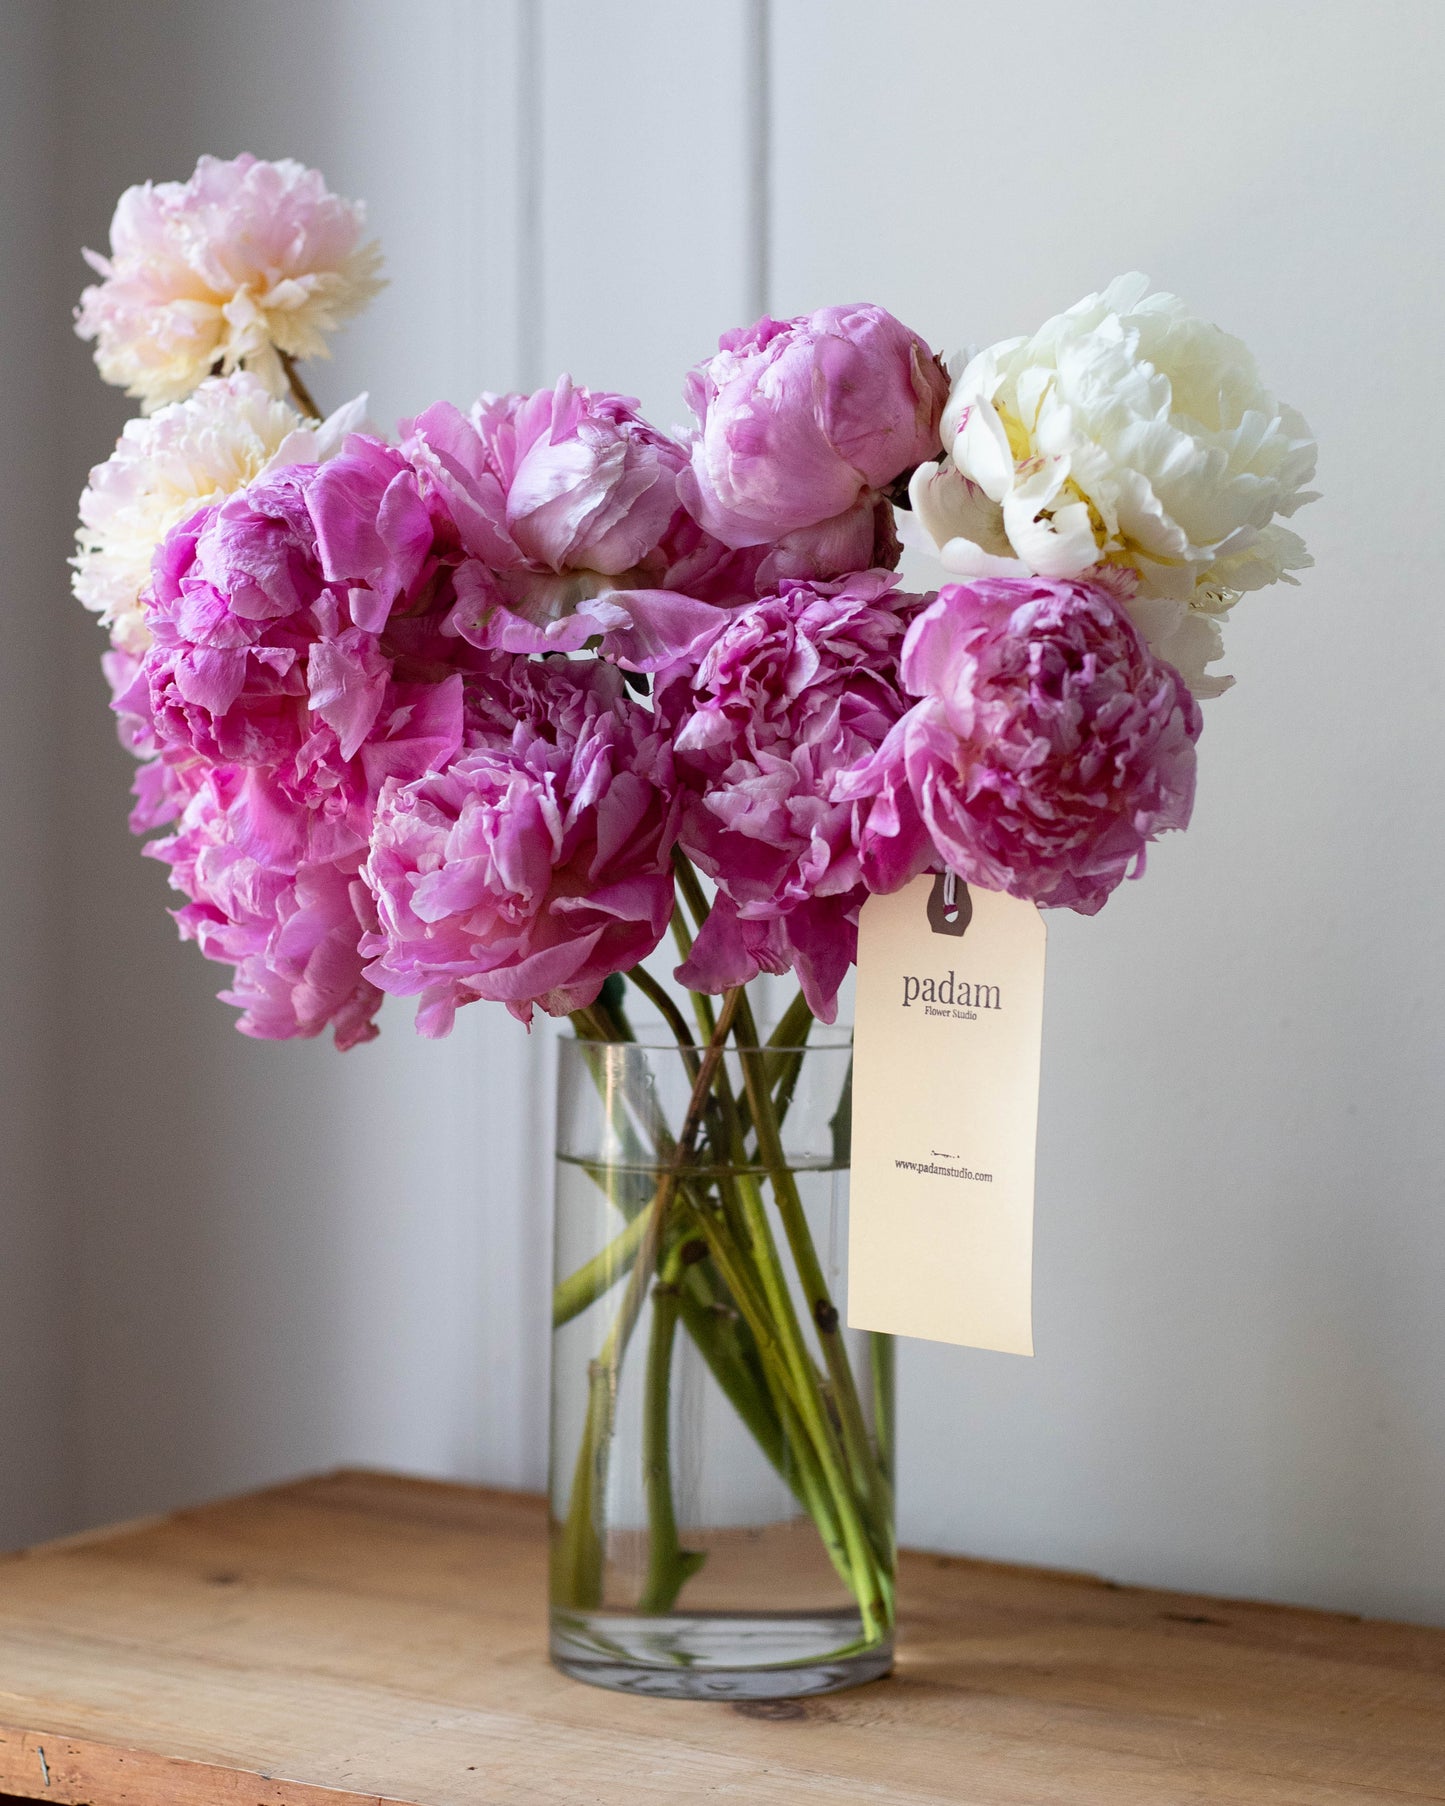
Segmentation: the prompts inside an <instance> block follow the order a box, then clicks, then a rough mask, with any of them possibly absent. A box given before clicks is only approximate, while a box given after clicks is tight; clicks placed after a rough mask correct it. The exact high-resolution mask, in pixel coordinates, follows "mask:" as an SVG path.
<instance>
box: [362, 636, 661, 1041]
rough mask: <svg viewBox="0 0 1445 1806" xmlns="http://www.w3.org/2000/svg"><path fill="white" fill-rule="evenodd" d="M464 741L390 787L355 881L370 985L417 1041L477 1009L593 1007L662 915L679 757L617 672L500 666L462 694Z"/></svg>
mask: <svg viewBox="0 0 1445 1806" xmlns="http://www.w3.org/2000/svg"><path fill="white" fill-rule="evenodd" d="M467 738H468V744H467V748H466V750H465V751H464V752H462V753H461V754H460V755H459V756H458V757H457V758H456V759H455V760H453V761H452V763H451V764H450V765H448V766H447V767H446V768H445V769H444V770H440V771H436V772H433V773H431V774H429V775H428V776H426V777H423V778H420V779H418V780H416V781H414V782H412V783H409V784H408V783H399V782H393V783H390V784H388V785H386V786H385V788H384V789H383V791H382V794H381V800H380V804H379V806H378V809H377V812H376V826H375V830H374V833H373V836H372V844H371V852H370V855H369V857H368V859H367V862H366V865H365V867H364V868H363V876H364V877H365V879H366V882H367V884H368V885H369V886H370V888H371V891H372V894H373V896H374V898H375V903H376V912H377V918H378V924H379V925H378V929H377V931H376V932H375V933H373V934H370V935H368V936H367V937H366V938H365V940H363V942H362V951H363V953H365V954H367V955H369V956H370V958H371V964H370V965H369V966H368V967H367V969H366V970H367V975H368V977H369V978H370V979H371V980H372V981H373V982H374V983H376V984H377V985H379V986H380V987H381V988H382V989H383V990H385V991H391V992H395V993H396V994H398V995H400V996H407V997H411V996H415V997H419V998H420V1000H421V1001H420V1006H419V1008H418V1011H417V1027H418V1029H419V1030H420V1031H421V1033H423V1034H426V1035H444V1034H446V1033H448V1031H449V1030H450V1028H451V1025H452V1021H453V1019H454V1017H455V1014H456V1011H457V1008H458V1006H459V1005H462V1004H465V1003H470V1002H472V1001H473V1000H474V999H477V998H490V999H493V1000H495V1001H499V1002H502V1003H505V1004H506V1006H507V1008H508V1009H509V1010H510V1011H511V1013H512V1014H513V1015H514V1016H516V1017H518V1018H519V1019H520V1020H522V1021H523V1022H529V1021H530V1020H531V1017H532V1011H533V1008H534V1007H540V1008H541V1009H543V1010H545V1011H547V1012H548V1013H549V1014H550V1015H554V1016H560V1015H565V1014H567V1013H568V1012H569V1011H570V1010H574V1009H578V1008H581V1007H583V1006H584V1005H587V1004H590V1003H592V1002H593V1001H594V999H595V998H596V996H597V994H598V992H599V990H600V989H601V987H602V984H603V981H604V980H605V979H606V978H607V977H608V976H609V974H611V973H613V972H619V971H625V970H627V969H629V968H630V967H632V966H634V965H636V964H637V962H638V961H639V960H641V959H644V958H645V957H646V956H647V955H648V954H649V953H650V952H651V951H652V949H653V948H654V947H655V946H656V945H657V943H658V942H659V940H661V938H662V936H663V934H664V932H665V931H666V929H667V925H668V922H669V920H670V918H671V913H672V898H673V888H672V868H671V863H670V861H671V849H672V842H673V839H674V835H675V831H676V804H675V800H674V796H673V771H672V751H671V747H670V745H669V743H668V739H667V737H666V735H665V734H663V733H661V732H659V731H658V728H657V725H656V723H655V722H654V720H653V718H652V716H651V714H650V713H649V711H648V710H646V709H645V708H643V707H641V706H640V705H638V704H636V703H634V702H633V701H631V700H630V698H629V697H628V695H627V693H626V690H625V688H624V686H623V683H622V680H621V676H620V674H619V673H618V672H617V671H616V670H614V669H610V668H608V667H607V666H605V665H600V664H579V663H573V662H569V661H566V660H545V661H540V662H529V661H524V660H513V659H509V658H506V657H505V656H503V657H500V658H498V660H497V661H496V664H495V668H494V675H493V676H492V678H491V679H490V680H486V679H483V678H481V677H474V678H473V679H471V680H470V681H469V684H468V735H467Z"/></svg>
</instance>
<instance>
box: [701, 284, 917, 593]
mask: <svg viewBox="0 0 1445 1806" xmlns="http://www.w3.org/2000/svg"><path fill="white" fill-rule="evenodd" d="M687 399H688V402H689V404H690V406H691V407H692V410H693V412H694V413H695V414H696V416H697V419H698V431H697V436H696V438H695V439H694V441H693V445H692V457H691V462H690V465H689V468H688V469H687V470H686V471H685V472H684V473H683V475H682V477H681V479H680V482H679V493H680V494H681V496H682V499H683V502H684V503H685V504H686V506H687V508H688V510H689V512H690V513H691V514H692V515H693V516H694V517H695V518H696V519H697V521H698V522H699V523H700V524H701V525H702V526H703V527H704V528H705V529H706V530H707V532H708V533H710V534H712V535H713V536H715V537H716V538H717V539H719V540H721V541H722V542H723V543H724V544H725V545H729V546H735V547H744V546H761V545H766V546H769V547H772V548H774V555H775V562H774V565H773V567H772V569H771V570H770V572H769V573H768V575H769V576H770V577H771V578H772V579H773V580H775V581H776V580H778V579H781V578H783V577H788V576H797V577H810V576H816V577H824V578H826V577H833V576H838V575H840V574H842V573H844V572H847V571H850V570H860V569H865V568H867V567H869V566H870V565H885V566H892V565H894V564H896V563H897V561H898V543H897V540H896V538H895V537H894V534H893V518H892V509H891V507H890V505H889V503H888V501H887V499H886V496H885V493H884V492H885V491H887V490H888V488H889V487H890V485H892V484H893V483H895V482H896V481H897V480H898V479H899V478H901V477H905V476H907V475H908V473H909V472H911V471H912V470H913V469H914V468H915V467H916V466H917V465H919V464H921V463H923V462H924V461H925V460H927V459H930V458H935V457H937V456H938V454H939V451H940V449H941V441H940V439H939V433H938V423H939V417H940V415H941V413H942V410H943V405H944V402H945V401H946V400H947V399H948V379H947V377H946V376H945V375H944V372H943V370H942V369H941V368H940V366H939V364H938V361H937V359H936V358H935V357H934V355H933V353H932V352H931V351H930V350H929V349H928V347H927V345H925V344H924V342H923V340H922V339H920V338H919V337H918V336H917V334H915V333H912V332H910V331H909V330H908V329H907V327H905V326H904V325H902V324H901V323H900V322H899V321H898V320H895V319H894V317H893V316H892V314H890V313H887V312H885V311H884V309H882V308H881V307H872V306H860V307H825V308H821V309H820V310H819V311H818V312H817V313H813V314H805V315H800V316H799V317H798V318H797V319H794V320H786V321H785V320H772V319H767V318H764V319H762V320H759V321H758V323H757V324H756V325H755V326H753V327H750V328H748V329H746V330H739V331H736V332H730V333H725V334H724V335H723V338H722V339H721V341H720V342H719V348H718V351H717V354H716V355H715V356H714V357H712V358H710V359H709V360H708V361H707V362H706V363H705V364H702V365H700V366H699V367H698V368H697V369H696V370H694V371H693V372H692V373H691V375H690V376H689V377H688V381H687Z"/></svg>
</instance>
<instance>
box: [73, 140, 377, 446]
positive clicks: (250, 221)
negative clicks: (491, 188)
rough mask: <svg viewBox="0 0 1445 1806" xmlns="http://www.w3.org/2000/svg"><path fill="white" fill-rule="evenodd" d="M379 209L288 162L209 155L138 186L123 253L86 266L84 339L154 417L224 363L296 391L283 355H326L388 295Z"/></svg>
mask: <svg viewBox="0 0 1445 1806" xmlns="http://www.w3.org/2000/svg"><path fill="white" fill-rule="evenodd" d="M365 219H366V212H365V209H364V208H363V207H362V206H361V204H360V203H359V202H355V201H343V200H341V199H340V198H339V197H338V196H336V195H334V194H332V193H331V192H330V191H329V190H328V188H327V186H326V184H325V182H324V181H323V180H322V178H321V176H320V175H319V174H318V173H317V171H316V170H314V169H305V168H303V167H302V165H301V164H299V163H294V162H292V161H290V160H289V159H285V160H283V161H281V162H279V163H266V162H262V161H260V160H258V159H257V158H255V157H252V156H240V157H235V158H232V159H231V160H230V161H229V162H226V161H223V160H222V159H220V158H217V157H202V158H201V160H200V162H199V163H197V165H196V169H195V174H194V175H192V177H191V179H190V180H189V181H188V182H156V183H151V182H146V183H144V184H142V185H141V186H139V187H136V188H127V189H126V191H125V193H124V194H123V195H122V196H121V197H120V201H119V204H118V205H117V207H116V210H115V218H114V219H113V220H112V222H111V228H110V256H109V257H108V258H107V257H101V256H98V255H97V254H96V253H95V252H93V251H87V252H86V258H87V260H88V261H89V262H90V264H91V266H92V268H94V269H95V270H96V271H97V272H98V273H99V274H100V276H101V277H102V281H101V282H99V283H98V284H95V285H94V286H92V287H90V288H88V289H86V290H85V292H84V294H82V296H81V297H80V306H79V308H78V309H77V311H76V328H75V329H76V331H77V332H78V333H79V334H80V336H81V337H82V338H86V339H94V340H95V341H96V350H95V361H96V364H97V366H98V367H99V369H100V373H101V375H102V376H103V377H104V378H105V380H106V381H107V382H110V383H117V384H119V385H120V387H122V388H123V389H124V390H125V391H126V393H127V394H128V395H135V396H138V397H139V398H140V400H141V403H142V405H143V407H144V410H145V412H146V413H150V412H151V411H152V410H153V409H155V408H157V407H159V406H161V404H162V403H164V402H168V401H180V400H182V399H183V398H184V397H185V396H187V395H189V394H190V393H191V391H192V390H193V389H194V388H196V387H197V386H198V385H199V384H200V383H201V381H202V380H203V379H204V378H205V377H207V376H208V375H210V374H211V372H212V370H213V369H214V367H215V366H216V365H218V364H219V365H220V367H221V368H222V369H223V370H225V371H227V372H229V371H232V370H235V369H238V368H240V367H242V366H244V367H245V368H246V369H247V370H249V371H251V372H252V373H253V374H255V375H256V376H258V377H259V378H260V379H261V381H262V382H263V383H264V384H265V385H266V387H267V388H268V389H269V390H270V391H271V393H272V394H273V395H283V394H285V392H286V388H287V380H286V374H285V371H284V368H283V366H282V363H281V357H280V355H278V354H285V355H286V356H289V357H325V356H326V355H327V348H326V338H325V335H326V334H327V333H328V332H331V331H333V330H334V329H335V328H336V327H337V326H340V325H342V324H343V323H344V322H345V321H346V320H348V319H350V318H351V317H352V315H354V314H355V313H357V312H358V311H359V310H360V309H361V308H362V307H363V306H364V305H365V303H366V302H367V301H369V300H370V299H371V297H372V296H373V295H374V294H375V293H376V292H377V290H378V289H379V288H380V287H381V282H380V280H379V277H378V274H377V272H378V270H379V269H380V266H381V253H380V250H379V248H378V247H377V245H376V244H374V243H372V244H363V243H362V232H363V229H364V225H365Z"/></svg>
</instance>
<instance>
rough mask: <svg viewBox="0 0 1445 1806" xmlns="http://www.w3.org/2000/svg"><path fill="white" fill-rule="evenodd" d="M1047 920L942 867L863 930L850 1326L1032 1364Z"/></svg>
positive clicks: (886, 903) (870, 911)
mask: <svg viewBox="0 0 1445 1806" xmlns="http://www.w3.org/2000/svg"><path fill="white" fill-rule="evenodd" d="M1044 938H1045V937H1044V923H1043V917H1042V916H1041V915H1040V914H1039V912H1038V910H1037V909H1036V908H1035V907H1034V905H1033V904H1032V903H1020V902H1019V901H1017V899H1015V898H1013V897H1005V896H1002V895H1000V894H999V893H998V892H996V891H987V890H979V889H978V888H977V887H976V886H969V885H966V884H965V883H964V882H963V880H962V879H961V878H955V877H953V876H952V875H951V874H945V875H943V876H941V877H938V878H932V877H928V878H917V879H915V880H914V882H913V883H912V884H910V885H908V886H906V888H905V889H903V890H901V891H896V892H895V893H894V894H893V895H892V896H889V897H870V898H869V900H868V902H867V903H865V904H864V906H863V913H862V916H861V917H860V919H859V924H858V1004H857V1012H856V1016H855V1024H856V1026H855V1031H854V1054H853V1175H852V1182H851V1188H850V1196H849V1210H848V1321H849V1323H850V1324H851V1325H852V1327H853V1328H854V1329H877V1330H889V1331H891V1332H893V1333H894V1334H895V1335H902V1336H926V1337H928V1338H929V1339H930V1340H932V1341H935V1342H962V1343H965V1344H967V1345H968V1346H969V1347H971V1348H997V1349H1001V1350H1003V1351H1004V1352H1005V1353H1006V1354H1032V1353H1033V1352H1034V1337H1033V1308H1032V1293H1033V1240H1034V1139H1035V1135H1036V1132H1037V1127H1038V1111H1039V1049H1040V1044H1041V1040H1042V1034H1043V1015H1044Z"/></svg>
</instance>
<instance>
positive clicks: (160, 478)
mask: <svg viewBox="0 0 1445 1806" xmlns="http://www.w3.org/2000/svg"><path fill="white" fill-rule="evenodd" d="M365 415H366V397H365V396H364V395H363V396H359V397H358V398H357V399H356V400H355V401H351V402H348V403H347V404H346V405H345V406H344V407H342V408H338V409H337V411H336V412H335V413H334V414H333V415H332V416H331V418H330V419H329V420H326V421H324V422H317V421H310V420H306V419H303V417H302V416H301V415H300V414H298V413H297V412H296V410H295V409H294V408H292V407H289V406H288V405H287V404H286V403H285V402H283V401H277V400H276V398H275V397H274V396H272V395H270V394H269V393H268V392H267V390H266V388H265V386H264V385H263V384H262V383H261V381H260V380H259V379H258V378H257V377H255V376H252V375H249V374H247V373H246V372H245V371H238V372H237V373H236V374H235V375H234V376H217V377H212V378H210V379H209V380H208V381H206V382H203V383H202V384H201V386H200V388H198V389H197V390H196V392H195V394H194V395H192V396H190V397H189V398H188V399H187V400H185V401H178V402H174V403H172V405H171V406H170V407H167V408H162V409H161V410H160V412H159V413H156V414H152V415H150V416H149V417H147V418H143V419H140V420H130V421H127V422H126V425H125V429H124V431H123V432H122V433H121V436H120V439H119V440H118V441H117V443H116V448H115V450H114V451H113V452H112V453H111V455H110V456H109V457H108V458H107V459H106V461H105V463H104V464H97V465H96V467H95V469H94V470H92V471H91V473H90V484H89V487H88V488H87V489H86V490H85V491H84V493H83V494H82V495H81V498H80V521H81V524H80V527H79V529H78V530H77V533H76V542H77V544H78V546H79V551H78V553H77V555H76V556H75V557H74V558H73V559H72V560H71V563H72V564H73V565H74V567H75V576H74V578H73V579H72V587H73V588H74V590H75V593H76V595H77V596H78V597H79V598H80V600H81V601H82V602H83V603H84V604H85V606H86V607H87V608H89V609H91V610H93V611H94V612H95V613H96V614H98V615H99V616H100V618H101V622H102V623H103V625H105V626H106V627H108V628H109V629H110V636H111V641H112V643H113V644H114V645H116V646H118V647H119V648H120V649H121V650H122V651H125V652H132V653H135V654H137V655H139V654H140V653H143V652H144V651H145V649H146V648H147V646H149V644H150V629H149V628H148V627H147V626H146V623H145V615H144V613H143V611H142V609H141V606H140V593H141V590H142V589H143V588H144V587H145V585H146V583H147V582H148V581H149V579H150V568H151V559H152V557H153V555H154V553H155V549H156V547H157V546H158V545H159V544H160V542H161V541H162V540H163V539H164V538H165V536H166V534H167V533H169V532H170V530H171V528H172V527H175V526H178V525H179V524H180V522H181V521H183V520H186V519H188V518H189V517H190V516H191V515H192V514H194V513H195V512H196V510H197V509H198V508H203V507H204V506H205V505H206V504H207V503H208V502H213V501H215V500H216V499H217V498H218V497H220V496H223V495H230V494H231V493H232V492H233V491H235V490H237V489H241V488H244V486H245V485H246V484H247V483H249V482H252V481H253V480H254V479H255V478H256V477H258V476H260V475H262V473H263V472H265V471H268V470H279V469H281V468H283V467H284V466H286V465H288V464H318V463H320V462H321V461H322V460H323V459H325V458H328V457H330V456H331V455H332V453H333V452H335V451H337V450H339V448H340V446H341V443H342V441H343V440H344V439H345V437H346V435H347V434H348V433H352V432H355V431H357V430H358V428H359V427H361V426H362V425H363V423H364V420H365Z"/></svg>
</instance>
